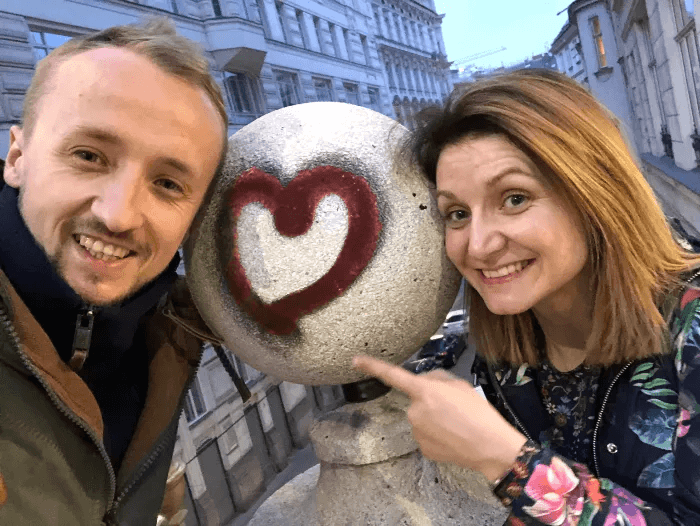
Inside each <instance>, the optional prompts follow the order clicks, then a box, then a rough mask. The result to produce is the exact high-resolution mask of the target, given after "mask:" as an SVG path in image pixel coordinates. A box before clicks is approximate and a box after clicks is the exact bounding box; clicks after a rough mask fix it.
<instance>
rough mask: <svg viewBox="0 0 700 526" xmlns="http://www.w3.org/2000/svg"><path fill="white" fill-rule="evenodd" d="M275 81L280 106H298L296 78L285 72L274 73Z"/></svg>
mask: <svg viewBox="0 0 700 526" xmlns="http://www.w3.org/2000/svg"><path fill="white" fill-rule="evenodd" d="M275 81H276V82H277V89H278V90H279V94H280V100H281V101H282V106H283V107H285V108H286V107H287V106H293V105H294V104H299V92H298V91H297V76H296V75H295V74H293V73H288V72H286V71H275Z"/></svg>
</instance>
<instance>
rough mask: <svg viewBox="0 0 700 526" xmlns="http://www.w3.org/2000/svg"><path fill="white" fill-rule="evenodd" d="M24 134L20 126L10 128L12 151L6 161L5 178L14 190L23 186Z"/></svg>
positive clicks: (10, 150) (8, 153)
mask: <svg viewBox="0 0 700 526" xmlns="http://www.w3.org/2000/svg"><path fill="white" fill-rule="evenodd" d="M23 153H24V132H23V131H22V128H20V127H19V126H12V127H11V128H10V149H9V150H8V152H7V159H5V171H4V172H3V177H4V179H5V182H6V183H7V184H8V185H10V186H12V187H13V188H19V187H20V186H21V185H22V181H23V175H24V158H23Z"/></svg>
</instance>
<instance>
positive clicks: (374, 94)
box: [367, 88, 382, 113]
mask: <svg viewBox="0 0 700 526" xmlns="http://www.w3.org/2000/svg"><path fill="white" fill-rule="evenodd" d="M367 94H368V95H369V107H370V108H372V109H373V110H374V111H378V112H380V113H381V111H382V108H381V105H380V103H379V88H367Z"/></svg>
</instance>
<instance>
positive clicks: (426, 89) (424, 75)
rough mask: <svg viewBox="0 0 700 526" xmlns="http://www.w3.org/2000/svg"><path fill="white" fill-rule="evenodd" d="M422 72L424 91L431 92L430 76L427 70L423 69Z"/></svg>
mask: <svg viewBox="0 0 700 526" xmlns="http://www.w3.org/2000/svg"><path fill="white" fill-rule="evenodd" d="M420 74H421V76H422V77H423V91H425V92H426V93H429V92H430V86H429V85H428V76H427V75H426V74H425V70H421V72H420Z"/></svg>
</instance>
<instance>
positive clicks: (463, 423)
mask: <svg viewBox="0 0 700 526" xmlns="http://www.w3.org/2000/svg"><path fill="white" fill-rule="evenodd" d="M412 152H413V154H414V157H415V159H416V161H417V162H418V163H419V165H420V166H421V168H422V169H423V171H424V172H425V174H426V176H427V178H428V179H429V180H430V181H431V182H432V183H434V184H435V185H436V189H437V203H438V208H439V210H440V213H441V214H442V217H443V218H444V221H445V248H446V252H447V255H448V257H449V258H450V260H451V261H452V262H453V263H454V264H455V266H456V267H457V268H458V269H459V270H460V271H461V273H462V275H463V276H464V277H465V278H466V279H467V280H468V281H469V283H470V285H471V287H470V334H471V335H472V336H473V337H474V341H475V344H476V347H477V352H478V353H479V356H478V357H477V359H476V361H475V364H474V372H475V373H476V374H477V376H478V377H479V379H480V382H481V384H482V387H483V390H484V393H485V394H486V397H487V399H488V402H487V401H486V400H484V399H483V398H482V397H481V396H480V395H479V394H477V393H476V391H475V390H474V389H473V388H472V387H471V386H470V385H469V384H468V383H467V382H465V381H463V380H459V379H456V378H454V377H450V376H449V375H448V374H447V373H444V372H437V373H431V374H428V375H424V376H414V375H411V374H410V373H408V372H406V371H403V370H401V369H400V368H397V367H394V366H391V365H388V364H385V363H383V362H380V361H377V360H373V359H370V358H367V357H358V358H356V361H355V363H356V365H357V367H358V368H360V369H362V370H364V371H365V372H368V373H370V374H372V375H375V376H377V377H379V378H380V379H382V380H384V381H385V382H386V383H389V384H391V385H392V386H394V387H397V388H399V389H401V390H403V391H405V392H406V393H407V394H408V395H409V396H411V398H412V400H413V403H412V406H411V408H410V410H409V419H410V420H411V423H412V424H413V429H414V435H415V437H416V439H417V441H418V443H419V445H420V446H421V449H422V451H423V453H424V454H425V455H426V456H428V457H429V458H433V459H435V460H439V461H451V462H455V463H457V464H460V465H462V466H465V467H469V468H472V469H476V470H479V471H481V472H482V473H483V474H484V475H485V476H486V477H487V478H488V479H489V480H490V481H491V482H493V483H494V492H495V494H496V495H497V496H498V497H499V498H500V499H501V501H502V502H503V504H504V505H506V506H509V507H510V509H511V514H510V516H509V522H508V524H512V525H516V524H517V525H521V524H556V525H558V524H578V525H589V524H590V525H598V524H600V525H606V526H607V525H611V524H631V525H634V526H639V525H645V524H649V525H659V524H683V525H690V524H700V292H698V291H697V290H696V289H695V288H694V287H693V285H695V284H698V283H700V280H697V279H696V278H697V276H699V275H700V272H698V273H697V274H695V273H694V269H696V267H700V257H698V256H696V255H694V254H692V253H690V252H688V251H686V250H685V249H683V248H682V247H681V246H680V245H679V244H677V243H676V242H675V240H674V237H673V235H672V232H671V230H670V228H669V226H668V224H667V222H666V220H665V217H664V215H663V213H662V211H661V209H660V207H659V205H658V203H657V202H656V200H655V198H654V195H653V192H652V190H651V188H650V187H649V185H648V184H647V183H646V181H645V179H644V177H643V176H642V174H641V173H640V171H639V168H638V166H637V165H636V163H635V161H634V159H633V156H632V154H631V153H630V151H629V149H628V147H627V146H626V143H625V141H624V139H623V137H622V135H621V133H620V131H619V129H618V127H617V125H616V121H615V120H614V118H613V117H612V116H611V115H610V114H609V113H608V112H607V111H606V110H605V109H604V108H603V107H601V106H600V105H599V104H598V103H597V102H596V101H595V100H594V98H593V97H592V96H591V95H590V94H589V93H588V92H587V91H586V90H585V89H584V88H582V87H581V86H580V85H579V84H577V83H576V82H574V81H572V80H570V79H569V78H568V77H566V76H564V75H561V74H558V73H554V72H551V71H532V70H523V71H518V72H515V73H511V74H508V75H504V76H500V77H497V78H493V79H489V80H485V81H480V82H477V83H475V84H473V85H471V86H470V87H469V88H467V89H466V91H463V92H461V93H457V94H455V95H453V96H452V98H451V99H450V100H449V101H448V102H447V104H446V105H445V107H444V108H441V109H437V108H436V109H434V110H431V111H430V112H429V113H428V114H427V115H424V116H423V121H422V125H420V126H419V129H418V131H417V132H416V133H415V134H414V138H413V143H412ZM489 402H490V403H489Z"/></svg>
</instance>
